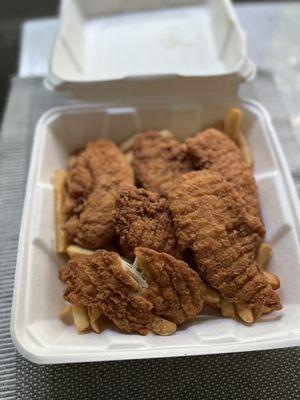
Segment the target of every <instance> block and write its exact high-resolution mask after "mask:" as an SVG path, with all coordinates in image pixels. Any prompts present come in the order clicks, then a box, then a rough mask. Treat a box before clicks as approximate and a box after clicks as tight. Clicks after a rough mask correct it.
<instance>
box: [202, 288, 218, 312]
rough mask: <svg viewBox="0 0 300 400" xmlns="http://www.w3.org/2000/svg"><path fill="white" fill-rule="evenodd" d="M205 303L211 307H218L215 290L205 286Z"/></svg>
mask: <svg viewBox="0 0 300 400" xmlns="http://www.w3.org/2000/svg"><path fill="white" fill-rule="evenodd" d="M205 303H207V304H208V305H210V306H213V307H214V306H215V307H219V306H220V295H219V293H218V292H217V291H216V290H215V289H213V288H212V287H210V286H207V288H206V295H205Z"/></svg>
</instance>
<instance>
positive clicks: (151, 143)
mask: <svg viewBox="0 0 300 400" xmlns="http://www.w3.org/2000/svg"><path fill="white" fill-rule="evenodd" d="M132 166H133V169H134V173H135V177H136V180H137V182H138V184H139V185H140V186H142V187H143V188H145V189H148V190H152V191H154V192H158V193H165V192H166V190H167V189H168V187H169V185H170V184H172V183H173V181H174V179H176V178H177V177H178V176H180V175H181V174H183V173H185V172H189V171H191V170H192V169H193V165H192V162H191V160H190V157H189V155H188V154H187V148H186V145H185V144H184V143H180V142H179V141H178V140H176V139H174V138H170V137H162V136H161V134H160V132H159V131H146V132H143V133H140V134H139V135H137V137H136V140H135V142H134V146H133V161H132Z"/></svg>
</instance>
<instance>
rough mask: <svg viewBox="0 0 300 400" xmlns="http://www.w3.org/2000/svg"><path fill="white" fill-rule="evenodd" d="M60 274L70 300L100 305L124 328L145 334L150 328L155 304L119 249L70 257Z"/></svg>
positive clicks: (82, 303)
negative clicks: (133, 275)
mask: <svg viewBox="0 0 300 400" xmlns="http://www.w3.org/2000/svg"><path fill="white" fill-rule="evenodd" d="M60 278H61V280H62V281H63V282H64V283H65V284H66V285H67V287H66V289H65V292H64V298H65V299H66V300H67V301H68V302H70V303H72V304H75V305H77V304H80V305H84V306H90V307H99V308H101V310H102V311H103V314H104V315H105V316H106V317H108V318H109V319H110V320H112V321H113V322H114V324H115V325H116V326H118V327H119V328H120V329H121V330H123V331H126V332H138V333H140V334H142V335H145V334H147V333H148V332H149V331H150V330H151V324H152V319H153V314H152V313H151V310H152V307H153V306H152V304H151V302H150V301H148V300H147V299H145V297H144V296H143V295H142V293H141V287H140V286H139V284H138V283H137V282H136V280H135V279H133V277H132V275H131V274H130V273H129V272H128V270H127V269H125V268H124V267H123V266H122V263H121V258H120V257H119V255H118V254H117V253H114V252H109V251H106V250H98V251H96V252H95V253H93V254H91V255H88V256H82V257H79V258H76V259H74V260H70V261H69V262H68V264H67V266H65V267H61V268H60Z"/></svg>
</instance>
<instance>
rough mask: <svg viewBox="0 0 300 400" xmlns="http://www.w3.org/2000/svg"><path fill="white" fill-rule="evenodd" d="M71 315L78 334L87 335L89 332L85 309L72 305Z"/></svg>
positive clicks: (81, 306)
mask: <svg viewBox="0 0 300 400" xmlns="http://www.w3.org/2000/svg"><path fill="white" fill-rule="evenodd" d="M72 313H73V318H74V324H75V326H76V329H77V331H78V332H79V333H87V332H89V331H90V321H89V316H88V313H87V309H86V307H85V306H83V305H74V304H72Z"/></svg>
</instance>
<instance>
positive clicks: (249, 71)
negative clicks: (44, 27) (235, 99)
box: [46, 0, 255, 99]
mask: <svg viewBox="0 0 300 400" xmlns="http://www.w3.org/2000/svg"><path fill="white" fill-rule="evenodd" d="M254 74H255V67H254V65H253V63H252V62H251V61H250V60H249V58H248V57H247V51H246V36H245V33H244V31H243V30H242V28H241V27H240V24H239V22H238V20H237V18H236V15H235V13H234V10H233V7H232V4H231V1H230V0H110V1H99V0H63V1H62V4H61V12H60V28H59V31H58V35H57V39H56V42H55V46H54V49H53V53H52V57H51V62H50V68H49V73H48V76H47V78H46V86H47V87H48V88H51V89H57V90H64V91H70V92H73V94H74V95H75V96H76V94H77V96H78V95H79V96H80V93H81V94H82V95H83V97H90V98H91V99H92V98H93V97H94V98H95V99H96V98H97V99H101V98H106V97H107V96H109V97H111V94H112V93H110V92H109V90H110V89H112V91H113V92H114V91H115V90H117V89H122V88H124V89H125V90H126V91H127V93H128V90H130V91H131V89H133V90H135V87H138V86H139V85H140V83H141V82H149V81H150V82H151V84H153V83H155V82H158V83H159V85H160V84H161V83H162V82H163V81H165V82H169V83H171V84H172V82H173V83H174V82H176V83H180V82H179V81H180V80H181V81H182V84H183V87H184V85H185V82H188V83H189V82H192V83H191V84H190V85H188V86H190V89H192V88H193V87H194V84H195V83H196V82H197V80H198V79H199V78H209V77H219V78H221V77H228V76H230V77H232V78H233V79H234V80H235V81H236V82H237V83H239V82H241V81H244V80H248V79H250V78H251V77H253V76H254ZM174 79H175V80H174ZM201 81H203V80H201ZM123 86H124V87H123ZM146 86H147V85H146ZM148 89H149V88H148ZM148 89H147V87H145V90H144V91H143V90H141V86H139V88H138V92H139V94H142V95H145V94H147V93H148ZM178 89H179V90H181V89H182V88H181V89H180V85H179V86H178ZM118 92H119V94H120V92H121V90H119V91H118Z"/></svg>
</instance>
